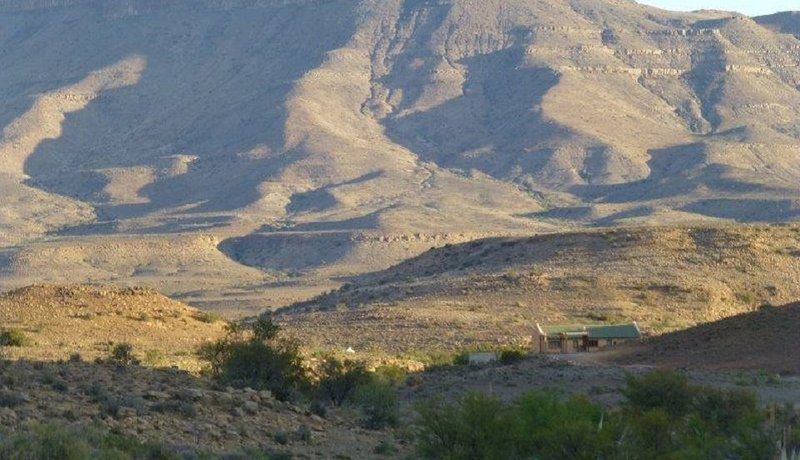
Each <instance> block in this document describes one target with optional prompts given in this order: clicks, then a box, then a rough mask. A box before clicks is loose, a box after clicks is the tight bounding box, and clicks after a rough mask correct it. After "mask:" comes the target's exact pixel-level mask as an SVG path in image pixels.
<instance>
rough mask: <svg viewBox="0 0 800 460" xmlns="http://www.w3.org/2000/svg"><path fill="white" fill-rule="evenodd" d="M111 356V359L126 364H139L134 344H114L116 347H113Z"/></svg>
mask: <svg viewBox="0 0 800 460" xmlns="http://www.w3.org/2000/svg"><path fill="white" fill-rule="evenodd" d="M109 358H110V359H111V361H113V362H115V363H117V364H122V365H125V366H129V365H132V364H139V360H138V359H136V357H135V356H134V355H133V345H131V344H129V343H127V342H122V343H118V344H116V345H114V348H112V349H111V356H110V357H109Z"/></svg>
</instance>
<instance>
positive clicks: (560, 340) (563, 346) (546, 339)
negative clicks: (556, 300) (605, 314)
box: [532, 322, 642, 353]
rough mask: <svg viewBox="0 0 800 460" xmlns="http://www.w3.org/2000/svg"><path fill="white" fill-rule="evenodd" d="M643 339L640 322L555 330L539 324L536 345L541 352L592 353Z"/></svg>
mask: <svg viewBox="0 0 800 460" xmlns="http://www.w3.org/2000/svg"><path fill="white" fill-rule="evenodd" d="M641 338H642V332H641V330H639V326H638V325H637V324H636V322H633V323H630V324H619V325H608V326H607V325H587V326H552V327H542V326H541V325H540V324H539V323H536V329H535V330H534V334H533V340H532V344H533V348H534V352H537V353H588V352H592V351H600V350H603V349H607V348H610V347H613V346H615V345H619V344H621V343H626V342H632V341H637V340H640V339H641Z"/></svg>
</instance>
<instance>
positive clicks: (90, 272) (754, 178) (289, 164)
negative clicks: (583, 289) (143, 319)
mask: <svg viewBox="0 0 800 460" xmlns="http://www.w3.org/2000/svg"><path fill="white" fill-rule="evenodd" d="M795 17H796V16H792V15H790V14H784V15H777V16H771V17H766V18H756V19H751V18H747V17H744V16H741V15H737V14H733V13H724V12H698V13H670V12H667V11H663V10H658V9H654V8H650V7H646V6H642V5H639V4H637V3H635V2H633V1H631V0H602V1H597V0H553V1H541V0H480V1H479V0H442V1H429V0H380V1H378V0H325V1H322V0H170V1H167V0H110V1H102V2H101V1H97V0H21V1H17V0H13V1H12V0H4V1H0V68H2V69H3V72H2V74H0V99H2V100H3V104H2V106H1V107H0V192H2V194H3V196H4V197H8V198H9V199H4V200H2V202H0V271H1V272H0V273H2V275H1V276H0V288H11V287H19V286H23V285H26V284H29V283H30V282H31V280H52V281H56V282H58V281H60V280H59V276H61V274H63V273H66V272H70V273H73V276H74V277H75V278H76V279H74V280H70V281H80V280H91V281H95V282H112V281H113V282H124V283H130V284H146V285H150V286H152V287H155V288H158V289H160V290H163V291H164V292H166V293H168V294H171V295H176V296H179V297H180V298H181V299H183V300H187V301H192V302H196V303H197V304H198V305H207V306H211V307H218V306H220V305H222V304H224V303H227V304H229V305H230V304H235V306H236V308H237V309H242V310H247V311H250V312H254V311H257V310H259V309H262V308H264V307H267V306H274V305H281V304H286V303H289V302H291V301H292V300H297V298H303V297H308V296H311V295H313V294H314V293H316V292H319V291H320V290H323V289H329V288H330V287H331V286H332V285H334V284H336V283H337V282H338V278H340V277H343V276H352V275H357V274H360V273H363V272H368V271H374V270H379V269H383V268H386V267H388V266H390V265H392V264H395V263H397V262H399V261H401V260H403V259H405V258H408V257H411V256H414V255H417V254H419V253H421V252H423V251H425V250H427V249H429V248H431V247H435V246H442V245H444V244H447V243H461V242H463V241H466V240H469V239H474V238H477V237H481V236H484V237H486V236H498V235H505V236H509V235H528V234H532V233H542V232H553V231H562V230H565V229H571V228H573V227H575V226H587V225H588V226H591V225H600V226H610V225H634V224H635V225H638V224H676V223H686V222H716V221H747V222H760V221H789V220H795V219H797V218H798V216H800V205H799V204H798V203H799V200H800V186H799V185H798V184H800V160H798V158H800V150H799V149H800V147H799V146H800V91H799V90H798V82H800V70H798V69H800V67H798V63H800V40H798V38H797V37H796V36H795V35H794V34H796V33H797V32H796V31H795V30H794V28H793V27H794V25H795V24H796V22H797V21H795V20H794V18H795ZM136 238H143V241H144V240H146V241H147V243H146V244H139V243H131V242H130V240H131V239H136ZM175 238H178V239H182V238H187V239H189V240H190V241H193V242H196V241H197V240H195V239H193V238H208V239H209V241H215V242H217V244H215V245H214V246H213V247H210V246H208V245H206V244H198V245H195V246H193V247H195V248H197V249H196V251H195V252H194V253H189V252H187V251H188V250H187V247H186V246H181V245H173V244H172V242H173V241H174V239H175ZM193 244H194V243H193ZM60 245H64V246H66V247H67V250H68V252H69V257H66V258H64V259H62V260H60V261H59V263H57V264H54V265H52V266H51V264H50V261H51V259H49V258H48V257H49V256H48V254H49V253H50V252H52V250H53V248H57V247H58V246H60ZM108 247H115V248H116V250H117V252H116V254H118V255H119V257H118V258H115V259H113V260H112V259H109V258H107V257H105V256H104V254H105V252H104V251H106V250H107V249H106V248H108ZM295 254H297V255H298V257H294V255H295ZM223 258H231V259H233V261H232V262H231V263H230V264H228V265H226V263H223V262H222V261H221V259H223ZM172 260H182V261H191V263H182V264H178V265H177V266H175V265H170V264H171V262H169V261H172ZM150 261H156V262H159V263H151V262H150ZM161 262H164V263H161ZM232 264H236V265H237V266H235V267H234V266H233V265H232ZM242 264H244V265H248V266H251V267H252V270H251V269H250V268H247V267H241V266H240V265H242ZM220 271H222V273H223V275H222V276H215V277H214V281H213V283H211V284H209V285H207V286H198V285H197V283H196V280H197V279H201V278H205V279H209V278H210V277H211V276H210V275H209V273H219V272H220ZM260 271H263V272H265V273H266V274H264V273H260ZM154 273H156V275H154ZM170 273H173V274H175V275H170ZM224 273H231V276H230V277H227V276H226V275H224ZM259 275H261V276H263V277H264V278H259ZM290 284H291V285H295V286H301V287H303V289H306V291H302V290H301V291H297V292H296V293H295V294H294V298H291V295H289V294H287V291H286V289H284V288H285V287H286V286H287V285H290ZM254 293H258V294H254ZM225 300H227V301H228V302H224V301H225Z"/></svg>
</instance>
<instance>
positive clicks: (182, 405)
mask: <svg viewBox="0 0 800 460" xmlns="http://www.w3.org/2000/svg"><path fill="white" fill-rule="evenodd" d="M150 407H151V409H153V410H154V411H155V412H159V413H162V414H163V413H173V414H178V415H180V416H182V417H186V418H194V417H197V407H195V405H194V403H193V402H191V401H178V400H174V399H173V400H169V401H159V402H157V403H155V404H153V405H152V406H150Z"/></svg>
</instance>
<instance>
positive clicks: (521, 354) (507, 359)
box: [499, 348, 528, 365]
mask: <svg viewBox="0 0 800 460" xmlns="http://www.w3.org/2000/svg"><path fill="white" fill-rule="evenodd" d="M527 356H528V352H527V351H526V350H524V349H522V348H506V349H504V350H501V351H500V358H499V360H500V364H504V365H509V364H514V363H518V362H520V361H522V360H524V359H525V358H526V357H527Z"/></svg>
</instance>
